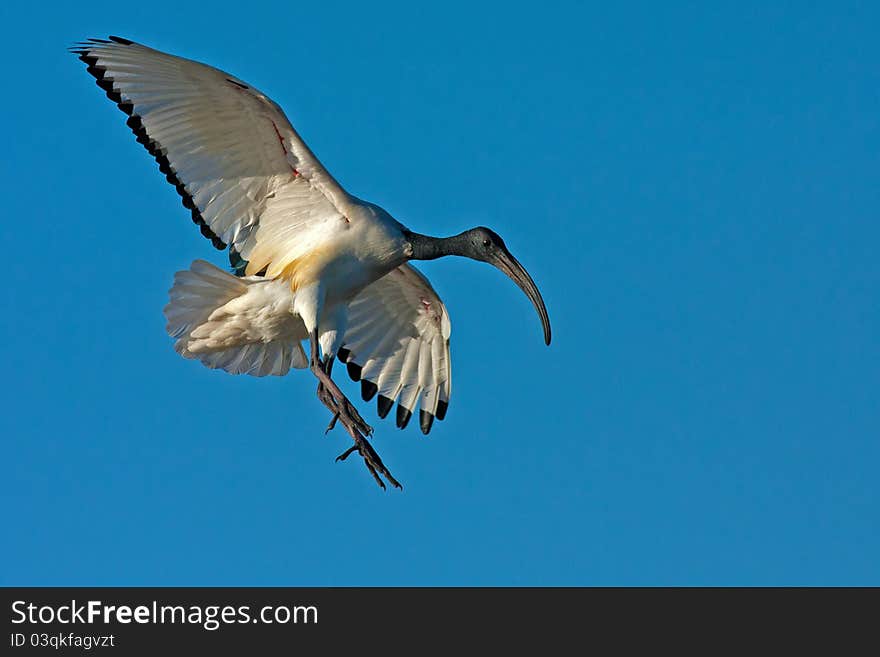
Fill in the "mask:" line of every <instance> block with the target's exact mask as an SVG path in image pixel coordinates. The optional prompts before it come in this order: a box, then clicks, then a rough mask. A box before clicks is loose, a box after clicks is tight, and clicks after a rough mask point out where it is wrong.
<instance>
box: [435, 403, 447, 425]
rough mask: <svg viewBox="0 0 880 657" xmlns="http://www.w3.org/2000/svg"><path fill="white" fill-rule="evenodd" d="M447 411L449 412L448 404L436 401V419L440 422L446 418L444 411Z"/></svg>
mask: <svg viewBox="0 0 880 657" xmlns="http://www.w3.org/2000/svg"><path fill="white" fill-rule="evenodd" d="M448 410H449V402H445V401H438V402H437V412H436V413H435V415H436V416H437V419H438V420H440V421H441V422H442V421H443V419H444V418H445V417H446V411H448Z"/></svg>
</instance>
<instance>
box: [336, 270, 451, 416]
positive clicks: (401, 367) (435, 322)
mask: <svg viewBox="0 0 880 657" xmlns="http://www.w3.org/2000/svg"><path fill="white" fill-rule="evenodd" d="M450 331H451V326H450V323H449V314H448V313H447V311H446V307H445V306H444V305H443V302H442V301H441V300H440V297H439V296H437V293H436V292H435V291H434V289H433V288H432V287H431V284H430V283H429V282H428V279H427V278H425V277H424V276H423V275H422V274H420V273H419V272H418V271H416V269H414V268H413V267H412V266H411V265H408V264H407V265H402V266H401V267H398V268H397V269H394V270H392V271H391V272H390V273H388V274H386V275H385V276H383V277H382V278H380V279H379V280H378V281H376V282H375V283H372V284H371V285H368V286H367V287H366V288H364V290H363V291H362V292H361V293H360V294H358V296H356V297H355V298H354V299H353V300H352V301H351V303H350V304H349V311H348V329H347V330H346V333H345V338H344V341H343V348H342V349H340V351H339V358H340V360H342V361H343V362H346V363H347V364H348V372H349V375H350V376H351V377H352V378H353V379H355V380H356V381H357V380H360V381H361V392H362V396H363V398H364V399H365V400H369V399H372V397H373V396H374V395H376V394H377V393H378V395H379V397H378V402H377V405H378V409H379V415H380V416H382V417H385V416H386V415H387V414H388V411H390V410H391V407H392V406H393V404H394V400H395V399H397V400H398V406H397V426H399V427H400V428H403V427H405V426H406V425H407V423H408V422H409V419H410V417H411V415H412V414H413V413H414V412H415V409H416V407H417V406H419V407H420V413H419V425H420V426H421V429H422V432H423V433H428V431H430V429H431V425H432V423H433V421H434V418H435V417H436V418H437V419H439V420H442V419H443V418H444V417H445V415H446V408H447V407H448V405H449V394H450V392H451V385H452V377H451V368H450V360H449V335H450Z"/></svg>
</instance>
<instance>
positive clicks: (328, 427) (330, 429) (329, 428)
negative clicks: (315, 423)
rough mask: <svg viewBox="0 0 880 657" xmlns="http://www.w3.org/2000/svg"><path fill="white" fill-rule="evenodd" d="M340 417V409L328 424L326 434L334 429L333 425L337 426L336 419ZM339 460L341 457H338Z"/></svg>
mask: <svg viewBox="0 0 880 657" xmlns="http://www.w3.org/2000/svg"><path fill="white" fill-rule="evenodd" d="M338 419H339V411H337V412H336V413H334V414H333V418H332V419H331V420H330V424H328V425H327V428H326V429H324V435H325V436H326V435H327V434H328V433H330V432H331V431H333V427H335V426H336V421H337V420H338ZM337 460H339V459H337Z"/></svg>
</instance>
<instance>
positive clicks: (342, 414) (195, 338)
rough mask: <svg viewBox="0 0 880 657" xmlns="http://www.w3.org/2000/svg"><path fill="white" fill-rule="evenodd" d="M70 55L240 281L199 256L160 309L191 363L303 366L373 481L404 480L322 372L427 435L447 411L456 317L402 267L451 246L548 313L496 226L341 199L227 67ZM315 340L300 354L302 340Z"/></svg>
mask: <svg viewBox="0 0 880 657" xmlns="http://www.w3.org/2000/svg"><path fill="white" fill-rule="evenodd" d="M72 51H73V52H74V53H75V54H76V55H78V56H79V58H80V59H81V60H82V61H83V62H85V63H86V64H87V66H88V69H87V70H88V72H89V73H91V74H92V75H93V76H94V77H95V79H96V80H97V83H98V86H100V87H101V88H102V89H103V90H104V91H105V92H106V94H107V96H108V97H109V98H110V99H111V100H112V101H113V102H115V103H116V104H117V106H118V107H119V109H121V110H122V111H123V112H125V113H126V114H127V115H128V120H127V125H128V126H129V128H131V130H132V131H133V132H134V134H135V136H136V137H137V140H138V142H140V143H141V144H143V145H144V147H146V149H147V150H148V151H149V152H150V154H152V155H153V157H154V158H155V159H156V162H157V163H158V164H159V170H160V171H161V172H162V173H163V174H165V177H166V178H167V180H168V182H169V183H171V184H172V185H174V187H175V189H176V190H177V192H178V194H180V196H181V198H182V200H183V204H184V206H185V207H186V208H188V209H189V210H190V212H191V214H192V219H193V221H194V222H195V223H196V224H197V225H198V226H199V227H200V229H201V231H202V234H203V235H205V237H208V238H209V239H210V240H211V242H212V243H213V244H214V246H215V247H217V248H219V249H226V248H227V247H228V249H229V260H230V264H231V265H232V269H233V272H234V274H231V273H227V272H225V271H223V270H221V269H219V268H217V267H215V266H214V265H211V264H208V263H207V262H204V261H196V262H194V263H192V266H191V267H190V269H189V270H188V271H182V272H178V273H177V275H176V276H175V278H174V286H173V287H172V288H171V291H170V293H169V296H170V299H169V303H168V305H167V306H166V307H165V315H166V317H167V319H168V333H169V334H170V335H171V336H172V337H173V338H174V340H175V343H174V347H175V349H176V350H177V352H178V353H180V354H181V355H182V356H184V357H185V358H191V359H198V360H200V361H201V362H202V363H203V364H204V365H206V366H207V367H211V368H217V369H223V370H226V371H227V372H230V373H232V374H250V375H253V376H267V375H276V376H280V375H284V374H286V373H287V372H288V371H289V370H290V369H291V368H305V367H309V368H310V369H311V371H312V373H313V374H314V375H315V377H316V378H317V379H318V382H319V385H318V389H317V395H318V398H319V399H320V400H321V402H322V403H323V404H324V405H325V406H326V407H327V408H328V410H330V412H331V413H332V414H333V420H332V421H331V423H330V427H331V428H332V427H333V426H334V425H335V423H336V422H337V420H338V421H339V422H341V424H342V425H343V426H344V427H345V429H346V431H348V433H349V435H351V437H352V439H353V440H354V443H355V445H354V447H352V448H351V449H350V450H348V451H347V452H345V453H344V454H343V455H341V456H340V458H342V459H344V458H346V457H347V456H348V455H349V454H350V453H352V452H353V451H357V452H358V453H359V454H360V455H361V456H362V457H363V459H364V463H365V464H366V466H367V468H368V470H369V471H370V472H371V474H372V475H373V476H374V477H375V479H376V481H377V482H378V483H379V485H381V486H383V487H384V484H383V482H382V477H384V478H385V479H386V480H387V481H389V482H390V483H392V484H393V485H396V486H399V484H398V482H397V481H396V480H395V479H394V477H393V476H392V475H391V473H390V472H389V471H388V469H387V468H386V467H385V466H384V464H383V463H382V460H381V459H380V458H379V456H378V454H376V452H375V450H374V449H373V447H372V446H371V445H370V443H369V441H368V440H367V438H366V436H369V435H370V434H371V433H372V427H370V426H369V425H368V424H367V423H366V421H365V420H364V419H363V418H362V417H361V416H360V414H359V413H358V412H357V410H356V409H355V407H354V406H353V405H352V404H351V402H350V400H349V399H348V397H347V396H346V395H345V393H343V392H342V391H341V390H340V389H339V386H338V385H337V383H336V382H335V381H334V380H333V379H332V378H331V376H330V374H331V372H332V367H333V362H334V359H335V358H339V360H341V361H342V362H344V363H345V365H346V368H347V370H348V373H349V375H350V376H351V377H352V378H353V379H355V380H356V381H361V394H362V396H363V398H364V399H365V400H370V399H372V398H373V397H377V400H376V404H377V409H378V413H379V415H380V416H381V417H385V416H386V415H387V414H388V413H389V411H390V410H391V408H392V407H393V405H394V403H395V401H396V402H397V414H396V421H397V426H398V427H400V428H404V427H406V426H407V424H408V422H409V420H410V418H411V417H412V416H413V415H414V414H415V412H416V410H418V415H419V426H420V427H421V430H422V432H424V433H428V432H429V431H430V430H431V427H432V425H433V422H434V419H435V418H437V419H440V420H442V419H443V417H444V416H445V415H446V409H447V408H448V405H449V396H450V391H451V378H452V377H451V366H450V358H449V334H450V323H449V315H448V313H447V311H446V308H445V307H444V305H443V302H442V301H441V300H440V298H439V297H438V296H437V293H436V292H435V291H434V290H433V288H432V287H431V284H430V283H429V282H428V280H427V279H426V278H425V277H424V276H422V275H421V274H420V273H418V272H417V271H416V270H415V269H414V268H413V267H412V265H410V264H409V261H411V260H432V259H435V258H439V257H442V256H446V255H458V256H465V257H468V258H471V259H473V260H477V261H481V262H487V263H490V264H492V265H493V266H495V267H497V268H498V269H499V270H501V271H502V272H503V273H504V274H505V275H507V276H508V277H510V278H511V280H513V281H514V282H515V283H516V284H517V285H518V286H519V287H520V288H521V289H522V290H523V292H524V293H525V294H526V296H528V298H529V299H530V301H531V302H532V304H533V305H534V307H535V310H536V311H537V312H538V315H539V317H540V319H541V324H542V328H543V331H544V341H545V342H546V343H547V344H548V345H549V344H550V320H549V316H548V314H547V309H546V307H545V305H544V301H543V299H542V298H541V294H540V292H539V291H538V288H537V286H536V285H535V282H534V281H533V280H532V279H531V277H530V276H529V274H528V272H527V271H526V270H525V268H524V267H523V266H522V265H521V264H520V263H519V262H518V261H517V260H516V258H514V257H513V255H512V254H511V253H510V251H509V250H508V249H507V247H506V245H505V244H504V241H503V240H502V239H501V237H500V236H498V235H497V234H496V233H495V232H493V231H491V230H489V229H488V228H484V227H476V228H472V229H470V230H467V231H464V232H462V233H460V234H458V235H453V236H450V237H445V238H438V237H429V236H427V235H421V234H419V233H415V232H413V231H410V230H409V229H407V228H406V227H405V226H404V225H403V224H401V223H400V222H398V221H397V220H395V219H394V218H393V217H391V215H389V214H388V213H387V212H386V211H385V210H383V209H382V208H380V207H378V206H377V205H374V204H372V203H368V202H366V201H363V200H361V199H358V198H356V197H354V196H352V195H350V194H349V193H348V192H346V191H345V190H344V189H343V188H342V187H341V186H340V185H339V183H337V182H336V180H334V178H333V176H331V175H330V174H329V173H328V172H327V170H326V169H324V167H323V166H322V165H321V163H320V162H319V161H318V159H317V158H316V157H315V155H314V154H313V153H312V152H311V151H310V150H309V148H308V146H306V144H305V142H303V140H302V139H301V138H300V136H299V135H298V134H297V133H296V131H295V130H294V129H293V126H292V125H291V124H290V121H288V120H287V117H286V116H285V115H284V113H283V112H282V111H281V109H280V108H279V107H278V105H276V104H275V103H274V102H273V101H272V100H270V99H269V98H268V97H267V96H266V95H265V94H263V93H262V92H260V91H258V90H257V89H254V88H253V87H252V86H250V85H249V84H247V83H246V82H244V81H242V80H240V79H238V78H235V77H233V76H231V75H229V74H228V73H224V72H223V71H221V70H219V69H216V68H213V67H211V66H207V65H205V64H200V63H198V62H194V61H191V60H188V59H183V58H181V57H176V56H174V55H169V54H167V53H163V52H160V51H158V50H154V49H152V48H148V47H146V46H142V45H140V44H137V43H134V42H132V41H129V40H127V39H121V38H119V37H110V40H98V39H90V40H89V41H87V42H85V43H82V44H80V45H78V46H76V47H74V48H72ZM306 339H307V340H308V341H309V356H308V358H307V357H306V352H305V350H304V349H303V345H302V341H303V340H306Z"/></svg>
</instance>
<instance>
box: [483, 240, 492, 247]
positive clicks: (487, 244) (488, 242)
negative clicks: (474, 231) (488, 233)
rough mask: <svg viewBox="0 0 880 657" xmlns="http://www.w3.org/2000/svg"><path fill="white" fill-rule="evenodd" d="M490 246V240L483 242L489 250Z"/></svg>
mask: <svg viewBox="0 0 880 657" xmlns="http://www.w3.org/2000/svg"><path fill="white" fill-rule="evenodd" d="M490 244H491V242H490V241H489V240H487V239H484V240H483V246H485V247H486V248H487V249H488V248H489V245H490Z"/></svg>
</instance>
